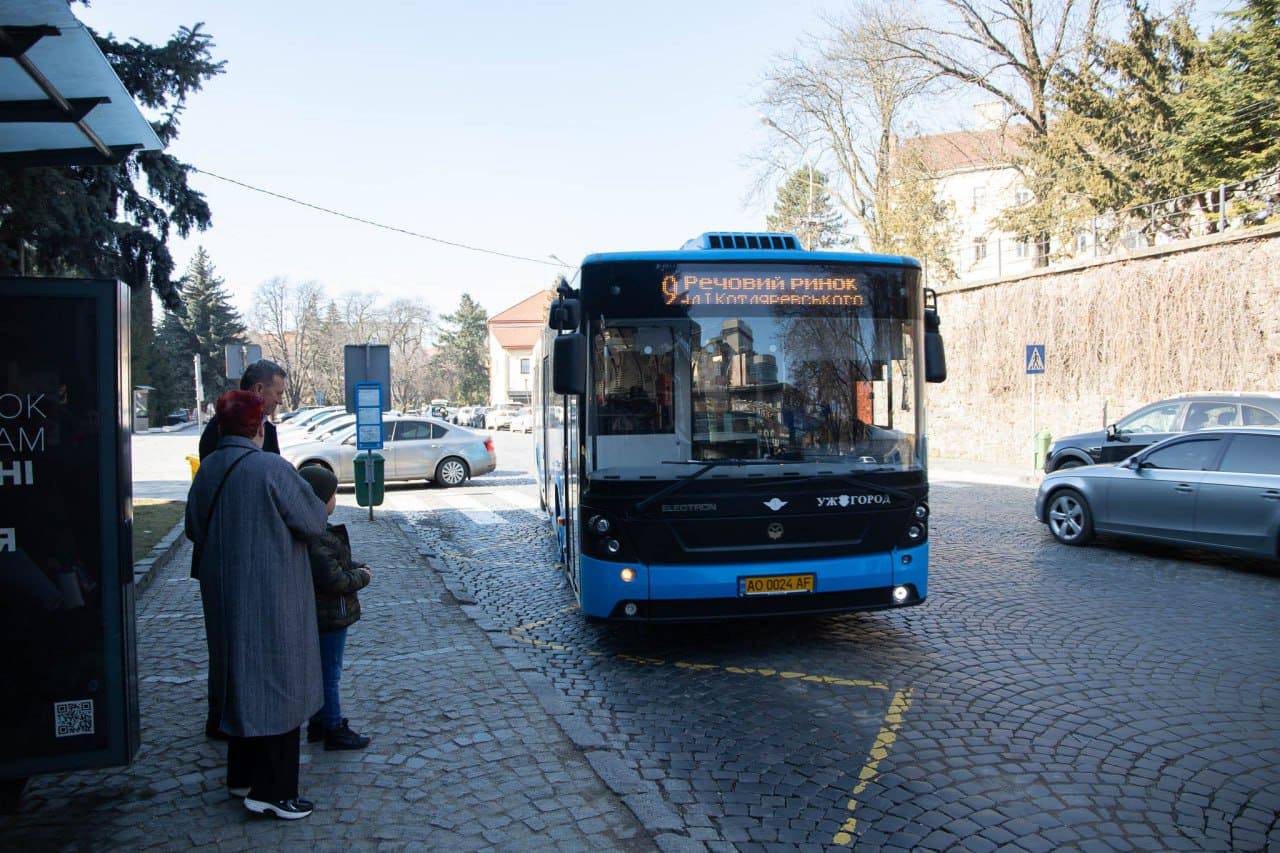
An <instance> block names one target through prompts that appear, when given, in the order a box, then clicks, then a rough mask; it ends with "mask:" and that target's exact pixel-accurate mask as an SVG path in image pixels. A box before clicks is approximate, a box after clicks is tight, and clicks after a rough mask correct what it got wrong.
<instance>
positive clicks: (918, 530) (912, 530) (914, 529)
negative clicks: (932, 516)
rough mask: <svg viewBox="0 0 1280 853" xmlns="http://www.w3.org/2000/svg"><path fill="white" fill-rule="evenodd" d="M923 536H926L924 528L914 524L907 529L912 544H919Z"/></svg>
mask: <svg viewBox="0 0 1280 853" xmlns="http://www.w3.org/2000/svg"><path fill="white" fill-rule="evenodd" d="M921 536H924V528H923V527H921V526H920V525H918V524H913V525H911V526H910V527H908V528H907V538H908V539H910V540H911V541H912V542H919V541H920V537H921Z"/></svg>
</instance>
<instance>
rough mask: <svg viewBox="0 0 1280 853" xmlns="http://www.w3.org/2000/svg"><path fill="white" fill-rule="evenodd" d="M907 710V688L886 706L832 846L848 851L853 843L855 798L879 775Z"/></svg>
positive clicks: (908, 699) (908, 688)
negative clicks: (887, 708) (845, 817)
mask: <svg viewBox="0 0 1280 853" xmlns="http://www.w3.org/2000/svg"><path fill="white" fill-rule="evenodd" d="M910 707H911V688H910V687H906V688H903V689H902V690H899V691H898V692H896V693H894V694H893V699H892V700H891V701H890V702H889V712H888V713H887V714H885V716H884V724H883V725H882V726H880V733H879V734H877V735H876V740H875V743H874V744H872V745H871V751H870V753H868V755H867V760H866V763H865V764H863V765H862V770H861V771H860V772H859V773H858V784H857V785H854V786H853V791H852V792H851V793H850V797H849V802H848V805H847V808H848V809H849V817H848V819H846V820H845V822H844V825H843V826H841V827H840V831H839V832H837V833H836V834H835V835H834V836H832V838H831V843H832V844H838V845H840V846H841V847H848V846H849V845H851V844H852V843H853V833H854V832H855V831H856V830H857V828H858V819H857V818H856V817H855V816H854V813H855V812H856V811H857V810H858V797H860V796H862V792H863V791H865V790H866V789H867V785H869V784H871V780H872V779H874V778H876V776H877V775H878V774H879V772H880V762H881V761H883V760H884V759H885V758H887V757H888V755H889V747H891V746H893V744H894V742H895V741H896V740H897V739H898V729H900V728H902V718H903V716H904V715H905V714H906V713H907V709H908V708H910Z"/></svg>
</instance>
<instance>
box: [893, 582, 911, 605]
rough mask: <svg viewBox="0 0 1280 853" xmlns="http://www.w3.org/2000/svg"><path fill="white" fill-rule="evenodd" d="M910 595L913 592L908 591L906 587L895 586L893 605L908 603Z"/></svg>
mask: <svg viewBox="0 0 1280 853" xmlns="http://www.w3.org/2000/svg"><path fill="white" fill-rule="evenodd" d="M910 595H911V590H909V589H907V588H906V587H905V586H895V587H894V588H893V603H894V604H901V603H902V602H904V601H906V600H907V598H908V597H909V596H910Z"/></svg>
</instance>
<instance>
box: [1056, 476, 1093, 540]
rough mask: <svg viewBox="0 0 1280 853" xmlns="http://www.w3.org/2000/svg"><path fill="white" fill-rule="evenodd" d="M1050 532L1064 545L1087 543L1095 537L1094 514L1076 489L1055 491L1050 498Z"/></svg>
mask: <svg viewBox="0 0 1280 853" xmlns="http://www.w3.org/2000/svg"><path fill="white" fill-rule="evenodd" d="M1048 516H1049V532H1050V533H1052V534H1053V538H1054V539H1057V540H1058V541H1059V542H1061V543H1062V544H1063V545H1085V544H1087V543H1088V542H1089V541H1090V540H1091V539H1093V514H1092V513H1091V512H1090V511H1089V504H1088V502H1086V501H1085V499H1084V496H1082V495H1081V494H1080V493H1079V492H1077V491H1076V490H1075V489H1063V490H1061V491H1058V492H1054V493H1053V495H1052V496H1050V498H1049V512H1048Z"/></svg>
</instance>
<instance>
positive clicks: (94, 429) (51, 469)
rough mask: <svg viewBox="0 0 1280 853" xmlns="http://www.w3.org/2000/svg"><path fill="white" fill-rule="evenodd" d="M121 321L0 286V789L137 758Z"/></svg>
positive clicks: (106, 303) (63, 287)
mask: <svg viewBox="0 0 1280 853" xmlns="http://www.w3.org/2000/svg"><path fill="white" fill-rule="evenodd" d="M128 306H129V294H128V292H127V289H126V288H125V287H124V286H123V285H121V284H119V283H118V282H114V281H85V280H79V279H12V278H10V279H3V278H0V587H2V588H3V592H2V594H0V648H3V649H5V650H6V651H5V653H4V654H0V780H16V779H23V778H25V777H27V776H30V775H33V774H35V773H42V772H51V771H61V770H70V769H79V768H87V767H103V766H109V765H115V764H125V763H128V762H129V760H130V759H131V758H132V756H133V754H134V752H136V750H137V745H138V716H137V676H136V657H135V644H134V610H133V608H134V600H133V590H134V587H133V560H132V553H131V552H132V536H131V526H132V507H131V500H130V471H129V453H128V451H129V429H128V418H129V414H130V407H131V402H132V400H131V396H132V394H131V391H132V389H131V386H130V382H129V327H128V322H129V316H128ZM10 784H12V782H10Z"/></svg>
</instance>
